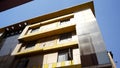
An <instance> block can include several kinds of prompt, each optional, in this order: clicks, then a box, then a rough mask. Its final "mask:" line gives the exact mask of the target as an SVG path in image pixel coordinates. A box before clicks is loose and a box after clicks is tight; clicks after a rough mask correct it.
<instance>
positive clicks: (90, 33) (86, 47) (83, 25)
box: [74, 9, 110, 64]
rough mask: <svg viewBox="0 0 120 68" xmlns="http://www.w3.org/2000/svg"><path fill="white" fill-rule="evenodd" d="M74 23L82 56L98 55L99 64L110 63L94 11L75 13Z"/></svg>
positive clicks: (87, 10)
mask: <svg viewBox="0 0 120 68" xmlns="http://www.w3.org/2000/svg"><path fill="white" fill-rule="evenodd" d="M74 21H75V22H76V31H77V35H78V40H79V48H80V52H81V56H82V55H84V56H85V55H90V54H96V57H97V62H98V64H107V63H110V61H109V58H108V55H107V51H106V48H105V45H104V42H103V39H102V35H101V33H100V29H99V27H98V24H97V21H96V18H95V16H94V14H93V13H92V10H91V9H85V10H82V11H79V12H77V13H75V15H74ZM94 56H95V55H94ZM91 58H92V57H91ZM94 59H95V57H94ZM86 61H87V59H86ZM82 62H83V61H82ZM83 64H84V62H83Z"/></svg>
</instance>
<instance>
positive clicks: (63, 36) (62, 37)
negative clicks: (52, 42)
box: [59, 32, 72, 43]
mask: <svg viewBox="0 0 120 68" xmlns="http://www.w3.org/2000/svg"><path fill="white" fill-rule="evenodd" d="M71 39H72V33H71V32H69V33H64V34H61V35H60V38H59V42H60V43H63V42H67V41H70V40H71Z"/></svg>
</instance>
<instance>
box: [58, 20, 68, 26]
mask: <svg viewBox="0 0 120 68" xmlns="http://www.w3.org/2000/svg"><path fill="white" fill-rule="evenodd" d="M69 22H70V19H65V20H62V21H60V25H62V24H67V23H69Z"/></svg>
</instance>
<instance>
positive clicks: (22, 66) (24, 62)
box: [16, 58, 29, 68]
mask: <svg viewBox="0 0 120 68" xmlns="http://www.w3.org/2000/svg"><path fill="white" fill-rule="evenodd" d="M28 62H29V59H28V58H23V59H21V60H20V61H19V62H18V64H17V67H16V68H26V67H27V64H28Z"/></svg>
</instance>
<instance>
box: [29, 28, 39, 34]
mask: <svg viewBox="0 0 120 68" xmlns="http://www.w3.org/2000/svg"><path fill="white" fill-rule="evenodd" d="M37 31H39V28H33V29H32V30H31V33H34V32H37Z"/></svg>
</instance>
